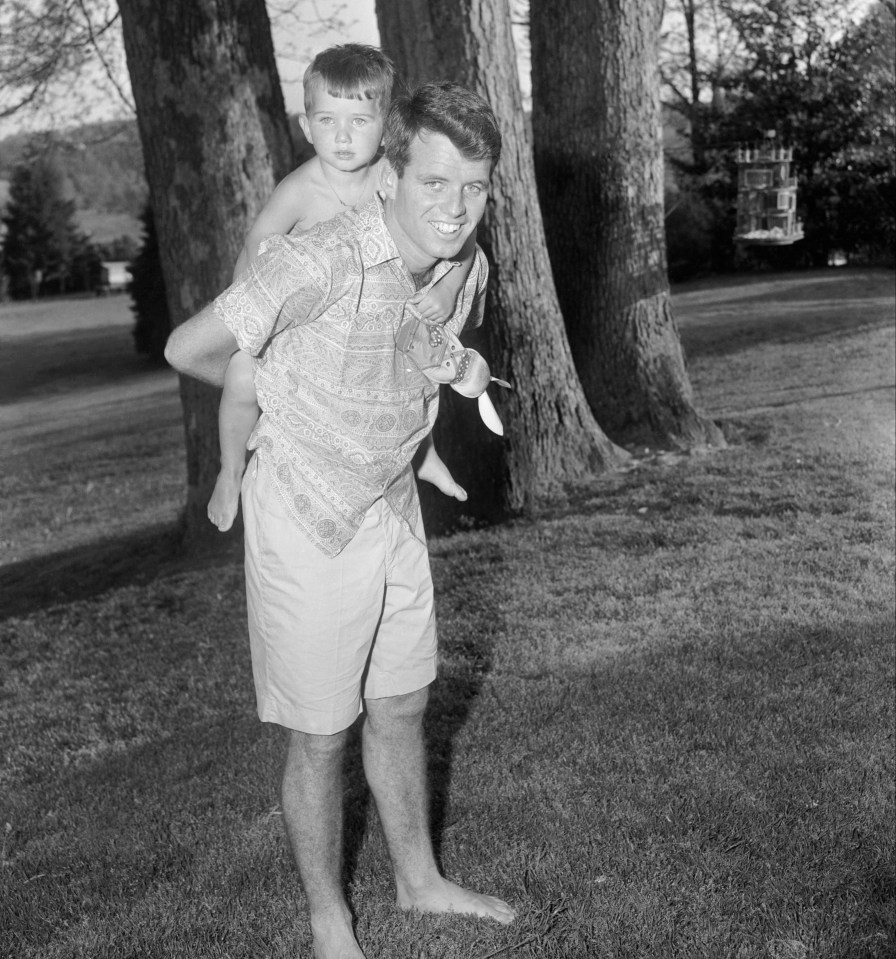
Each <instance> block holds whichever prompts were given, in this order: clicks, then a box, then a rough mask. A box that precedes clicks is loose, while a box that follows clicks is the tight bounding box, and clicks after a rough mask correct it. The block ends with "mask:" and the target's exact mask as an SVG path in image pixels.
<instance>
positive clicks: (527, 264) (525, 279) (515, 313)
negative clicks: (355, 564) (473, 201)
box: [376, 0, 627, 525]
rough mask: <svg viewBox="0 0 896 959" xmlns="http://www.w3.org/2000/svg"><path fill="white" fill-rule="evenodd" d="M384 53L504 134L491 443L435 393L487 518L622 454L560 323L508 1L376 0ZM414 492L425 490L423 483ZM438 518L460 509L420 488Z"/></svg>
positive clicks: (490, 319) (474, 422)
mask: <svg viewBox="0 0 896 959" xmlns="http://www.w3.org/2000/svg"><path fill="white" fill-rule="evenodd" d="M376 10H377V16H378V20H379V29H380V37H381V39H382V44H383V49H384V50H385V51H386V52H387V53H388V54H389V55H390V56H391V57H393V59H394V60H395V63H396V65H397V67H398V68H399V70H400V71H401V72H402V73H403V74H404V75H405V77H406V78H407V79H408V80H409V82H411V83H416V82H421V81H425V80H436V79H448V80H454V81H456V82H458V83H462V84H464V85H465V86H467V87H469V88H470V89H473V90H475V91H476V92H478V93H480V94H481V95H482V96H484V97H485V99H486V100H488V102H489V103H490V104H491V106H492V108H493V109H494V111H495V114H496V115H497V118H498V121H499V124H500V126H501V133H502V136H503V138H504V148H503V155H502V157H501V161H500V163H499V164H498V167H497V169H496V171H495V173H494V175H493V178H492V188H491V195H490V199H489V204H488V209H487V212H486V217H485V221H484V224H483V226H482V227H481V228H480V230H479V242H480V244H481V245H482V247H483V249H484V250H485V251H486V253H487V255H488V259H489V261H490V263H491V265H492V274H491V282H490V287H489V299H488V306H487V313H486V321H485V327H484V330H483V332H482V334H481V335H479V336H478V337H476V338H474V339H471V338H469V337H465V341H466V342H468V343H470V344H471V345H474V346H479V348H480V349H481V351H482V352H483V354H484V355H485V356H486V358H487V359H488V361H489V363H490V365H491V367H492V372H493V373H494V374H495V375H496V376H500V377H503V378H505V379H508V380H510V381H511V383H512V384H513V387H514V388H513V391H512V392H507V391H504V390H501V389H500V388H499V387H494V386H493V387H491V388H490V390H489V394H490V396H492V398H493V399H494V401H495V405H496V406H497V407H498V410H499V412H500V414H501V418H502V420H503V421H504V424H505V429H506V435H505V437H504V438H503V439H498V438H497V437H494V436H493V435H491V434H489V433H488V432H487V431H486V430H485V427H484V426H483V425H482V423H481V422H479V418H478V414H477V411H476V404H475V403H474V402H472V401H471V400H468V399H463V398H462V397H459V396H458V395H457V394H456V393H454V392H453V391H452V390H450V389H447V388H443V390H442V406H441V408H440V411H439V419H438V422H437V428H436V441H437V445H438V447H439V449H440V451H441V452H442V453H443V454H444V458H445V460H446V462H447V463H448V465H449V467H450V468H451V470H452V472H453V473H454V474H455V476H456V478H457V479H458V480H459V481H460V482H461V483H462V484H464V485H465V486H467V488H468V490H469V492H470V501H469V503H468V504H465V508H464V511H465V512H467V513H468V514H471V515H474V516H477V517H481V518H495V517H496V516H499V515H502V514H504V513H506V512H508V511H509V512H516V511H519V510H521V509H524V508H526V506H527V505H528V504H529V503H530V502H531V501H532V500H533V499H534V498H538V497H541V496H544V495H545V494H548V493H550V492H552V491H555V490H556V489H557V488H558V487H560V486H561V485H562V484H563V483H565V482H570V481H574V480H578V479H581V478H583V477H585V476H588V475H591V474H594V473H598V472H601V471H604V470H607V469H611V468H614V467H616V466H618V465H620V464H621V463H622V462H624V461H625V459H627V455H626V454H625V453H624V451H622V450H621V449H619V448H618V447H616V446H614V445H613V444H612V443H611V442H610V441H609V440H608V439H607V437H606V436H604V434H603V433H602V432H601V430H600V429H599V427H598V426H597V424H596V423H595V422H594V419H593V417H592V415H591V411H590V410H589V408H588V404H587V402H586V400H585V397H584V394H583V393H582V388H581V385H580V383H579V381H578V378H577V376H576V372H575V368H574V366H573V363H572V357H571V355H570V350H569V344H568V343H567V340H566V335H565V332H564V329H563V321H562V317H561V316H560V311H559V307H558V305H557V299H556V295H555V292H554V286H553V283H552V281H551V273H550V268H549V264H548V257H547V250H546V248H545V243H544V235H543V230H542V223H541V216H540V214H539V210H538V203H537V199H536V193H535V176H534V169H533V166H532V160H531V144H530V139H529V131H528V129H527V127H526V123H525V118H524V114H523V109H522V103H521V96H520V89H519V82H518V79H517V72H516V55H515V52H514V48H513V41H512V38H511V33H510V19H509V13H508V9H507V5H506V2H505V0H497V2H496V0H451V2H447V0H377V4H376ZM421 492H423V491H422V490H421ZM424 507H425V508H426V512H427V520H428V521H430V522H432V521H435V522H436V523H437V524H438V525H441V524H442V523H444V522H445V520H446V518H448V519H450V518H451V516H452V512H453V510H454V509H456V507H455V506H454V504H453V503H449V502H448V501H446V500H445V499H444V498H442V499H441V502H440V501H439V500H438V499H437V498H436V497H434V496H426V495H425V494H424Z"/></svg>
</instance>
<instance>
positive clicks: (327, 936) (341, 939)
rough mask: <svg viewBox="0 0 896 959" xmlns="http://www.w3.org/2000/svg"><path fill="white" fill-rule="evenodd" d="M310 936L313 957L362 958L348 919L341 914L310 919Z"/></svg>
mask: <svg viewBox="0 0 896 959" xmlns="http://www.w3.org/2000/svg"><path fill="white" fill-rule="evenodd" d="M311 936H312V939H313V942H314V949H313V953H314V959H364V953H363V952H361V947H360V946H359V945H358V940H357V939H355V934H354V933H353V932H352V926H351V920H350V919H347V918H344V917H342V916H337V917H334V918H324V919H318V920H314V919H312V920H311Z"/></svg>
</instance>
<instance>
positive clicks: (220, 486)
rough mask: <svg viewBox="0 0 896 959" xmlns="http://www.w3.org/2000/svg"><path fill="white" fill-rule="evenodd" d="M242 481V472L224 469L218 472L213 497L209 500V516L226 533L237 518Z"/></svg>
mask: <svg viewBox="0 0 896 959" xmlns="http://www.w3.org/2000/svg"><path fill="white" fill-rule="evenodd" d="M242 482H243V477H242V474H239V473H231V472H225V471H224V470H221V472H220V473H218V478H217V479H216V480H215V488H214V490H213V491H212V498H211V499H210V500H209V501H208V518H209V519H210V520H211V521H212V522H213V523H214V524H215V526H217V527H218V529H219V530H221V532H222V533H226V532H227V530H229V529H230V527H231V526H233V521H234V520H235V519H236V510H237V506H238V505H239V501H240V486H241V485H242Z"/></svg>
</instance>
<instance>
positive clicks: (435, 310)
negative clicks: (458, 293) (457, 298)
mask: <svg viewBox="0 0 896 959" xmlns="http://www.w3.org/2000/svg"><path fill="white" fill-rule="evenodd" d="M408 303H412V304H413V305H414V306H415V307H416V308H417V312H418V313H419V314H420V316H421V317H422V319H423V321H424V323H429V324H431V325H432V324H439V325H441V324H443V323H447V322H448V320H450V319H451V317H452V315H453V313H454V297H453V295H452V294H451V293H450V291H447V290H444V289H442V288H441V287H440V284H438V283H436V285H435V286H431V287H430V288H429V289H428V290H419V291H418V292H417V293H415V294H414V295H413V296H411V297H409V298H408Z"/></svg>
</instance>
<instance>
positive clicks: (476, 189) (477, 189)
mask: <svg viewBox="0 0 896 959" xmlns="http://www.w3.org/2000/svg"><path fill="white" fill-rule="evenodd" d="M467 193H469V194H470V196H479V194H480V193H482V187H481V186H479V184H478V183H471V184H470V185H469V186H468V187H467Z"/></svg>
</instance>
